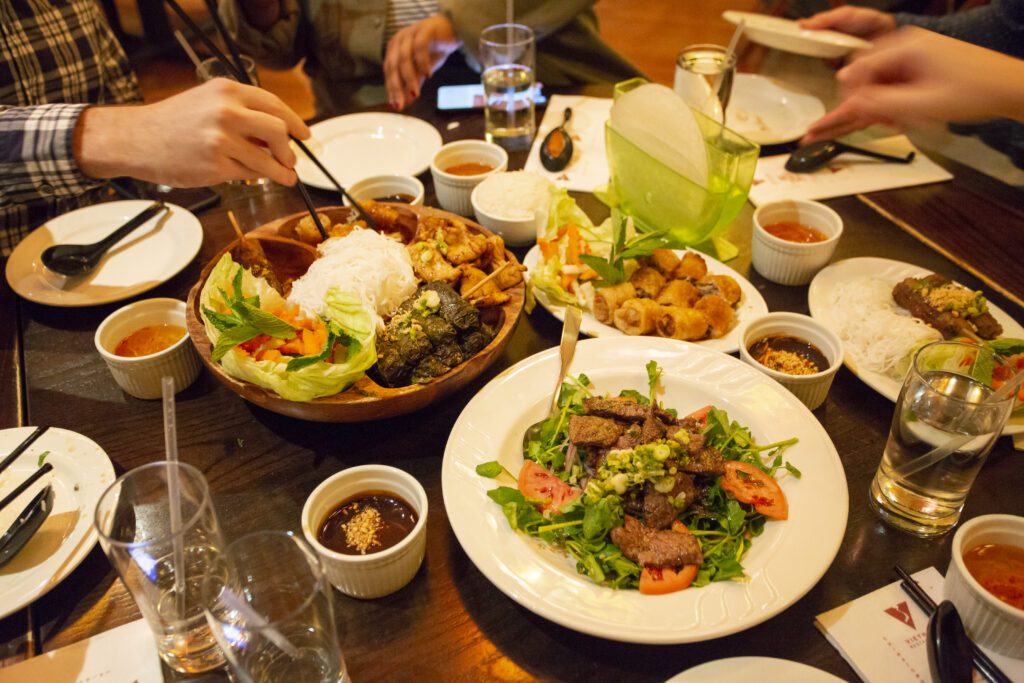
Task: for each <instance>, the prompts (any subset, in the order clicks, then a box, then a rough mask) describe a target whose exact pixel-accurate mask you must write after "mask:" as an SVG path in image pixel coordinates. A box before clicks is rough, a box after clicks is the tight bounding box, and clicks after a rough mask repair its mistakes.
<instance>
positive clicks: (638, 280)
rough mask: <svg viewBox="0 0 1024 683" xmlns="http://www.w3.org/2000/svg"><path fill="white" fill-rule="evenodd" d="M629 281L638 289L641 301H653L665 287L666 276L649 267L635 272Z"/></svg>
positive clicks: (637, 292)
mask: <svg viewBox="0 0 1024 683" xmlns="http://www.w3.org/2000/svg"><path fill="white" fill-rule="evenodd" d="M629 281H630V282H631V283H632V284H633V286H634V287H636V295H637V296H638V297H640V298H641V299H653V298H654V297H656V296H658V292H660V291H661V288H662V287H664V286H665V276H664V275H662V274H661V273H659V272H658V271H656V270H655V269H654V268H650V267H648V266H644V267H643V268H637V269H636V270H635V271H633V274H632V275H631V276H630V278H629Z"/></svg>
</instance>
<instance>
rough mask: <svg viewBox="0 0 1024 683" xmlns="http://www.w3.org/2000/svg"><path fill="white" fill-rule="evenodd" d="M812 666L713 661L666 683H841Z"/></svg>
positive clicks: (747, 659) (781, 661) (787, 662)
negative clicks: (753, 682) (755, 682)
mask: <svg viewBox="0 0 1024 683" xmlns="http://www.w3.org/2000/svg"><path fill="white" fill-rule="evenodd" d="M842 680H843V679H841V678H839V677H837V676H833V675H832V674H830V673H828V672H827V671H822V670H821V669H815V668H814V667H813V666H808V665H806V664H801V663H800V662H791V661H790V660H788V659H776V658H775V657H730V658H728V659H716V660H715V661H713V662H707V663H705V664H701V665H700V666H695V667H693V668H692V669H687V670H686V671H684V672H682V673H680V674H676V675H675V676H673V677H672V678H670V679H668V680H667V681H665V683H750V681H758V683H841V681H842Z"/></svg>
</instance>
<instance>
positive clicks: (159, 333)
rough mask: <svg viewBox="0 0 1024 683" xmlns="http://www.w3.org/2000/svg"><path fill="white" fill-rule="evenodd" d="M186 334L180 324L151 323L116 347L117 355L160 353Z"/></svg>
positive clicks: (126, 356)
mask: <svg viewBox="0 0 1024 683" xmlns="http://www.w3.org/2000/svg"><path fill="white" fill-rule="evenodd" d="M184 336H185V328H184V327H179V326H178V325H150V326H149V327H143V328H142V329H141V330H136V331H135V332H132V333H131V334H129V335H128V336H127V337H125V338H124V339H122V340H121V343H119V344H118V345H117V348H116V349H114V355H115V356H124V357H125V358H135V357H137V356H149V355H152V354H154V353H159V352H161V351H163V350H164V349H166V348H167V347H169V346H171V345H172V344H175V343H176V342H177V341H178V340H180V339H181V338H182V337H184Z"/></svg>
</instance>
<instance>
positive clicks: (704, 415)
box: [686, 405, 714, 425]
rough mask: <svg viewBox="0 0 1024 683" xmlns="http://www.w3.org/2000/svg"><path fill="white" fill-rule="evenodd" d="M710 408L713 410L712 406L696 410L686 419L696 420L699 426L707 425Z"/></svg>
mask: <svg viewBox="0 0 1024 683" xmlns="http://www.w3.org/2000/svg"><path fill="white" fill-rule="evenodd" d="M712 408H714V406H710V405H708V406H704V407H703V408H698V409H697V410H695V411H693V412H692V413H690V414H689V415H687V416H686V417H688V418H690V419H691V420H696V421H697V423H699V424H701V425H706V424H707V423H708V413H710V412H711V409H712Z"/></svg>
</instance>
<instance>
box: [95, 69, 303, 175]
mask: <svg viewBox="0 0 1024 683" xmlns="http://www.w3.org/2000/svg"><path fill="white" fill-rule="evenodd" d="M289 134H291V135H294V136H295V137H297V138H300V139H306V138H308V137H309V134H310V133H309V128H307V127H306V124H304V123H303V122H302V119H300V118H299V117H298V115H297V114H296V113H295V112H293V111H292V110H291V109H289V108H288V106H287V105H286V104H285V103H284V102H282V101H281V100H280V99H278V98H277V97H276V96H274V95H272V94H270V93H269V92H267V91H265V90H261V89H260V88H256V87H253V86H249V85H242V84H240V83H236V82H235V81H232V80H228V79H225V78H215V79H213V80H212V81H208V82H207V83H204V84H202V85H199V86H196V87H195V88H191V89H190V90H187V91H185V92H183V93H180V94H178V95H175V96H173V97H170V98H168V99H166V100H163V101H161V102H157V103H155V104H149V105H144V106H117V107H89V108H88V109H86V110H85V111H84V112H83V113H82V116H81V117H80V118H79V122H78V126H77V127H76V129H75V159H76V160H77V161H78V166H79V168H80V169H81V170H82V172H83V173H85V174H86V175H88V176H91V177H93V178H112V177H116V176H122V175H126V176H132V177H134V178H138V179H140V180H146V181H149V182H152V183H160V184H164V185H171V186H173V187H197V186H202V185H215V184H217V183H222V182H225V181H228V180H253V179H256V178H270V179H271V180H275V181H277V182H279V183H281V184H283V185H294V184H295V182H296V180H297V178H296V175H295V171H293V170H292V169H293V167H294V166H295V153H294V152H292V149H291V146H290V145H289V137H288V136H289ZM268 151H269V152H270V153H269V154H268V153H267V152H268Z"/></svg>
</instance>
